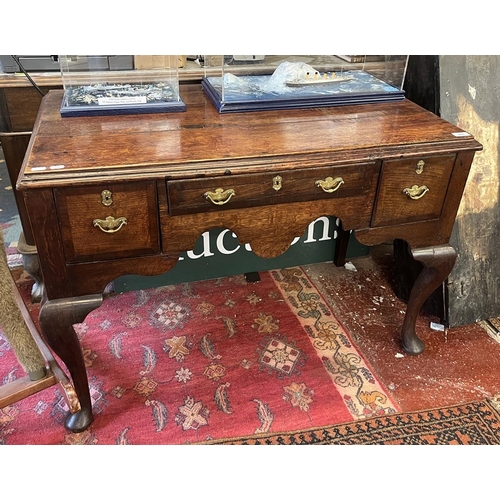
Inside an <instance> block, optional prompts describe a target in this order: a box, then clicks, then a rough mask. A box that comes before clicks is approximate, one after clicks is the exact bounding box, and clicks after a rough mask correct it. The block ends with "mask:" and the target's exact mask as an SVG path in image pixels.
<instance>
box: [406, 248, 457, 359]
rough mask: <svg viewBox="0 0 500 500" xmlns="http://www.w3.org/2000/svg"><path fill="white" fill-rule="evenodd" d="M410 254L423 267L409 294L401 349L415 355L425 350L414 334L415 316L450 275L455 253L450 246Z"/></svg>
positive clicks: (417, 250)
mask: <svg viewBox="0 0 500 500" xmlns="http://www.w3.org/2000/svg"><path fill="white" fill-rule="evenodd" d="M411 254H412V255H413V258H414V259H415V260H418V261H419V262H421V263H422V264H423V265H424V268H423V269H422V271H421V272H420V274H419V275H418V278H417V280H416V281H415V284H414V285H413V288H412V290H411V292H410V297H409V299H408V307H407V309H406V315H405V319H404V322H403V329H402V343H403V349H404V350H405V351H406V352H407V353H408V354H413V355H415V354H420V353H421V352H422V351H423V350H424V349H425V345H424V343H423V342H422V340H421V339H420V338H419V337H418V336H417V334H416V333H415V324H416V321H417V316H418V314H419V312H420V309H421V308H422V305H423V304H424V302H425V301H426V300H427V298H428V297H429V296H430V294H431V293H432V292H433V291H434V290H435V289H436V288H437V287H438V286H439V285H440V284H441V283H443V281H444V280H445V279H446V278H447V276H448V275H449V274H450V272H451V270H452V269H453V266H454V265H455V261H456V259H457V253H456V252H455V250H454V249H453V248H452V247H451V246H450V245H440V246H435V247H428V248H417V249H415V250H413V249H412V250H411Z"/></svg>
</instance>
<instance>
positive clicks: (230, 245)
mask: <svg viewBox="0 0 500 500" xmlns="http://www.w3.org/2000/svg"><path fill="white" fill-rule="evenodd" d="M319 223H322V224H323V228H322V229H323V231H322V235H321V238H319V239H316V238H315V237H314V229H315V227H316V224H319ZM228 233H231V237H232V238H233V239H235V240H237V238H238V236H237V235H236V234H234V233H233V232H232V231H230V230H229V229H223V230H222V231H221V232H220V233H219V234H218V235H217V238H216V240H215V247H216V249H217V251H218V252H219V253H221V254H222V255H231V254H233V253H236V252H237V251H238V250H239V249H240V248H241V245H239V244H238V243H236V244H235V242H234V241H231V240H229V239H228V238H226V236H227V235H228ZM329 233H330V219H329V218H328V217H319V218H318V219H316V220H315V221H313V222H311V224H309V226H308V228H307V233H306V239H305V240H304V243H316V241H328V240H331V239H332V236H330V235H329ZM336 237H337V231H334V232H333V238H334V239H335V238H336ZM201 238H202V244H203V249H202V251H201V252H200V253H195V252H194V250H189V251H187V252H186V256H187V258H189V259H193V260H195V259H200V258H202V257H213V256H214V255H215V253H214V252H213V251H212V248H211V242H210V232H209V231H205V232H204V233H203V234H202V235H201ZM299 240H300V237H298V236H297V237H295V238H294V239H293V241H292V243H291V244H290V246H291V245H295V244H296V243H297V242H298V241H299ZM243 248H244V250H245V251H247V252H251V251H252V247H251V246H250V243H245V245H244V246H243ZM179 260H184V257H182V256H181V257H179Z"/></svg>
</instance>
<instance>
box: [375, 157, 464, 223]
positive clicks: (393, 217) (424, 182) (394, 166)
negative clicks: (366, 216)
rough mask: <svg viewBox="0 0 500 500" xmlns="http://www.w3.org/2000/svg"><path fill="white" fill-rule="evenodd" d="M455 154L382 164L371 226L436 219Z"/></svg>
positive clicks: (442, 201) (391, 161) (439, 212)
mask: <svg viewBox="0 0 500 500" xmlns="http://www.w3.org/2000/svg"><path fill="white" fill-rule="evenodd" d="M454 163H455V155H446V156H433V157H425V158H416V159H409V160H387V161H384V162H383V164H382V174H381V178H380V186H379V190H378V195H377V200H376V202H375V210H374V214H373V219H372V226H374V227H377V226H388V225H392V224H400V223H405V222H416V221H421V220H422V221H423V220H432V219H439V217H440V215H441V210H442V208H443V204H444V200H445V197H446V192H447V190H448V183H449V181H450V176H451V172H452V170H453V165H454Z"/></svg>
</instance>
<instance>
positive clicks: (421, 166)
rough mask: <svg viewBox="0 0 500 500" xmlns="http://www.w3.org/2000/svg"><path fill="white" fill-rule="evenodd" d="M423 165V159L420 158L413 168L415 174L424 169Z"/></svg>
mask: <svg viewBox="0 0 500 500" xmlns="http://www.w3.org/2000/svg"><path fill="white" fill-rule="evenodd" d="M424 166H425V161H424V160H420V161H419V162H418V163H417V168H416V169H415V172H417V174H421V173H422V172H423V171H424Z"/></svg>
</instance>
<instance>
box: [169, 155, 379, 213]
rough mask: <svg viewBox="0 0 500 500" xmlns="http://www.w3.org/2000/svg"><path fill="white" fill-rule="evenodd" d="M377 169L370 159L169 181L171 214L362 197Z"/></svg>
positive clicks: (370, 184)
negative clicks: (362, 161) (277, 170)
mask: <svg viewBox="0 0 500 500" xmlns="http://www.w3.org/2000/svg"><path fill="white" fill-rule="evenodd" d="M378 168H379V167H378V163H377V162H369V163H363V164H358V165H355V166H328V167H316V168H304V169H300V170H295V171H293V170H289V171H281V172H273V173H262V174H259V173H257V174H243V175H234V176H233V175H227V176H218V177H204V178H202V179H185V180H168V181H167V192H168V204H169V214H170V215H183V214H190V213H196V212H207V211H217V210H228V209H235V208H246V207H252V206H262V205H272V204H279V203H292V202H300V201H309V200H311V201H312V200H320V199H329V198H345V197H355V196H360V195H362V194H364V193H365V192H368V191H369V190H371V189H372V182H373V179H374V176H376V175H378Z"/></svg>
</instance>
